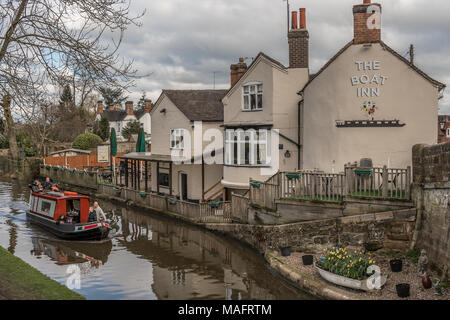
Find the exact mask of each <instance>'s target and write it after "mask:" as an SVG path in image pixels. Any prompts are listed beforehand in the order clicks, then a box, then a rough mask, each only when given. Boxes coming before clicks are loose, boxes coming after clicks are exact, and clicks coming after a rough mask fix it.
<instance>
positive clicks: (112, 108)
mask: <svg viewBox="0 0 450 320" xmlns="http://www.w3.org/2000/svg"><path fill="white" fill-rule="evenodd" d="M113 110H114V105H113V104H112V103H111V104H110V105H109V111H113Z"/></svg>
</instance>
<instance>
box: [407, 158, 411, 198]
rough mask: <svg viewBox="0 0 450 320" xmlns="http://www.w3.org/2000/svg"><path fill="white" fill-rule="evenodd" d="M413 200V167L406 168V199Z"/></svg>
mask: <svg viewBox="0 0 450 320" xmlns="http://www.w3.org/2000/svg"><path fill="white" fill-rule="evenodd" d="M410 198H411V166H408V167H407V168H406V199H408V200H410Z"/></svg>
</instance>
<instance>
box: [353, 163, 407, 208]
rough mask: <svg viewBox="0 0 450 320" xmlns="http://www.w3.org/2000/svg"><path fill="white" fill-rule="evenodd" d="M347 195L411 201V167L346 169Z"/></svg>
mask: <svg viewBox="0 0 450 320" xmlns="http://www.w3.org/2000/svg"><path fill="white" fill-rule="evenodd" d="M345 172H346V178H347V185H346V188H347V194H349V195H351V196H356V197H370V198H385V199H406V200H410V199H411V167H407V168H406V169H391V168H389V169H388V168H387V167H386V166H384V167H383V168H355V167H346V168H345Z"/></svg>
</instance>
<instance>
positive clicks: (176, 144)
mask: <svg viewBox="0 0 450 320" xmlns="http://www.w3.org/2000/svg"><path fill="white" fill-rule="evenodd" d="M170 149H175V150H183V149H184V129H171V130H170Z"/></svg>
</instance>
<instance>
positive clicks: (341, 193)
mask: <svg viewBox="0 0 450 320" xmlns="http://www.w3.org/2000/svg"><path fill="white" fill-rule="evenodd" d="M411 181H412V180H411V167H408V168H406V169H388V168H387V167H386V166H385V167H383V168H359V167H345V172H344V173H324V172H314V171H298V172H279V173H277V174H276V175H275V176H273V177H271V178H270V179H269V180H267V181H266V182H262V181H255V180H250V191H249V201H250V203H251V204H252V205H256V206H260V207H264V208H266V209H268V210H276V201H277V200H279V199H300V200H301V199H303V200H316V201H334V202H340V201H342V200H343V198H344V197H345V196H352V197H370V198H377V199H390V200H391V199H397V200H398V199H400V200H410V199H411Z"/></svg>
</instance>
